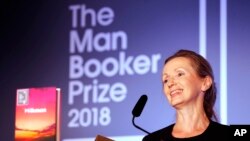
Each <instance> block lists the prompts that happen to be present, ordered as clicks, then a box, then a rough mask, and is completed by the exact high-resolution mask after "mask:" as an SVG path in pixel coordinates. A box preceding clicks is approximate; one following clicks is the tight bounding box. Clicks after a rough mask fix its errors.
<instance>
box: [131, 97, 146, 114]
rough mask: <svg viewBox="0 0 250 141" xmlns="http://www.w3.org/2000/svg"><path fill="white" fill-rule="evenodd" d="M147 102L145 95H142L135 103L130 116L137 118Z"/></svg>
mask: <svg viewBox="0 0 250 141" xmlns="http://www.w3.org/2000/svg"><path fill="white" fill-rule="evenodd" d="M147 100H148V96H147V95H142V96H141V97H140V99H139V100H138V101H137V103H136V105H135V107H134V109H133V111H132V114H133V116H134V117H139V116H140V115H141V113H142V110H143V108H144V106H145V104H146V102H147Z"/></svg>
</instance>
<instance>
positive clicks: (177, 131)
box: [173, 108, 210, 137]
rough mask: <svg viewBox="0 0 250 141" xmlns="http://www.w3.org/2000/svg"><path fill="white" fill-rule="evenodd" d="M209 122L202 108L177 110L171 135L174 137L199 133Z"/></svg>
mask: <svg viewBox="0 0 250 141" xmlns="http://www.w3.org/2000/svg"><path fill="white" fill-rule="evenodd" d="M209 122H210V121H209V119H208V118H207V116H206V114H205V112H204V110H200V109H195V108H191V109H188V110H187V109H182V110H177V116H176V123H175V126H174V128H173V135H174V136H176V137H190V136H195V135H199V134H201V133H203V132H204V131H205V130H206V129H207V127H208V125H209Z"/></svg>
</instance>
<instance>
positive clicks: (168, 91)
mask: <svg viewBox="0 0 250 141" xmlns="http://www.w3.org/2000/svg"><path fill="white" fill-rule="evenodd" d="M162 82H163V89H164V93H165V95H166V97H167V99H168V101H169V103H170V104H171V105H172V106H173V107H175V108H178V107H179V108H180V107H181V106H183V105H187V104H195V103H197V102H198V103H202V102H203V94H204V93H203V92H202V91H203V89H204V79H202V78H200V77H199V76H198V74H197V72H196V71H195V69H194V68H193V67H192V65H191V62H190V59H188V58H185V57H177V58H173V59H171V60H170V61H168V62H167V63H166V64H165V65H164V67H163V75H162Z"/></svg>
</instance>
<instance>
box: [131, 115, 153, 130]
mask: <svg viewBox="0 0 250 141" xmlns="http://www.w3.org/2000/svg"><path fill="white" fill-rule="evenodd" d="M132 123H133V125H134V126H135V127H136V128H138V129H140V130H142V131H143V132H145V133H147V134H150V133H149V132H148V131H146V130H144V129H142V128H141V127H139V126H138V125H136V124H135V116H133V119H132Z"/></svg>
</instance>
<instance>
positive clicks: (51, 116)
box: [15, 87, 61, 141]
mask: <svg viewBox="0 0 250 141" xmlns="http://www.w3.org/2000/svg"><path fill="white" fill-rule="evenodd" d="M60 93H61V92H60V89H59V88H56V87H42V88H26V89H17V91H16V113H15V141H59V140H60V107H61V106H60V103H61V102H60V101H61V98H60Z"/></svg>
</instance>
